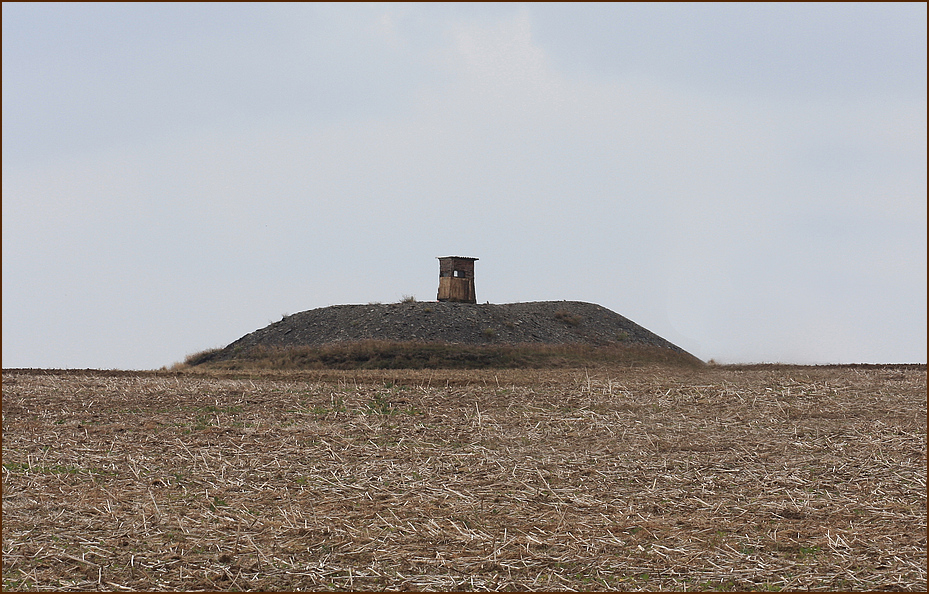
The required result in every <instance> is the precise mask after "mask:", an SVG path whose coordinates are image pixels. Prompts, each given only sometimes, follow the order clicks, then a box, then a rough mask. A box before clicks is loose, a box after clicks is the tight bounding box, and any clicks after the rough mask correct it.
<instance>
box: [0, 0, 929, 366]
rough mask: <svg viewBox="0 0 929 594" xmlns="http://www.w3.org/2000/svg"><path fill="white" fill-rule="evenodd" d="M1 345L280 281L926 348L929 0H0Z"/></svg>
mask: <svg viewBox="0 0 929 594" xmlns="http://www.w3.org/2000/svg"><path fill="white" fill-rule="evenodd" d="M2 10H3V15H2V16H3V366H4V367H6V368H9V367H82V368H83V367H93V368H124V369H150V368H158V367H161V366H162V365H170V364H171V363H173V362H175V361H179V360H182V359H183V357H184V356H185V355H186V354H188V353H192V352H194V351H198V350H202V349H205V348H210V347H218V346H224V345H226V344H228V343H229V342H232V341H233V340H235V339H237V338H239V337H240V336H242V335H244V334H246V333H248V332H251V331H253V330H256V329H257V328H260V327H263V326H265V325H267V324H268V323H270V322H273V321H277V320H279V319H280V317H281V315H282V314H284V313H296V312H298V311H304V310H307V309H313V308H317V307H324V306H327V305H335V304H342V303H367V302H371V301H382V302H391V301H396V300H399V299H400V298H401V297H402V296H403V295H414V296H416V297H417V298H418V299H420V300H431V299H435V294H436V289H437V286H438V263H437V260H436V259H435V257H436V256H445V255H464V256H474V257H478V258H480V260H479V261H478V262H477V265H476V287H477V297H478V300H479V301H481V302H484V301H490V302H492V303H510V302H515V301H541V300H558V299H568V300H579V301H589V302H593V303H598V304H600V305H603V306H604V307H608V308H610V309H612V310H614V311H616V312H618V313H620V314H622V315H624V316H626V317H628V318H630V319H632V320H633V321H635V322H637V323H639V324H641V325H643V326H645V327H646V328H648V329H650V330H652V331H654V332H656V333H657V334H659V335H661V336H663V337H665V338H667V339H668V340H671V341H672V342H674V343H676V344H678V345H680V346H681V347H683V348H685V349H687V350H689V351H690V352H692V353H694V354H695V355H697V356H698V357H701V358H703V359H705V360H706V359H710V358H714V359H716V360H717V361H721V362H762V361H765V362H774V361H780V362H793V363H845V362H922V363H924V362H926V344H927V336H926V327H927V320H926V310H927V300H926V287H927V276H926V265H927V262H926V245H927V238H926V216H927V213H926V203H927V195H926V193H927V188H926V160H927V154H926V112H927V103H926V54H927V46H926V20H927V15H926V5H925V4H923V3H912V4H888V3H879V4H683V5H678V4H656V5H651V4H593V5H578V4H573V3H572V4H541V5H536V4H483V5H473V4H461V5H459V4H438V5H422V4H412V5H407V4H363V5H344V4H337V5H327V4H323V5H313V4H311V5H305V4H298V5H290V4H284V5H265V4H260V5H258V4H255V5H252V4H231V5H223V4H212V3H210V4H44V3H43V4H11V3H4V4H3V8H2Z"/></svg>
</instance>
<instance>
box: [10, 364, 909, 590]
mask: <svg viewBox="0 0 929 594" xmlns="http://www.w3.org/2000/svg"><path fill="white" fill-rule="evenodd" d="M235 373H239V375H238V376H234V375H233V374H235ZM316 373H317V375H316V376H314V375H313V374H312V372H306V373H300V374H287V373H283V372H269V373H254V372H252V373H247V374H246V373H240V372H222V371H217V372H215V373H203V372H197V373H189V374H187V373H177V374H169V373H137V374H132V373H125V372H122V373H105V372H104V373H95V372H89V371H88V372H71V373H68V372H62V373H44V374H43V373H42V372H15V371H13V372H11V371H4V373H3V525H2V531H3V585H4V589H5V590H49V589H54V590H119V591H128V590H188V591H189V590H297V589H310V590H327V589H332V590H377V589H408V590H452V589H467V590H501V589H508V590H517V589H532V590H540V589H545V590H581V589H583V590H660V589H673V590H685V589H699V590H786V589H793V590H796V589H810V590H877V589H897V590H912V591H924V590H925V589H926V398H925V394H926V370H925V366H920V367H901V368H893V367H886V368H859V369H855V368H804V367H796V368H793V367H790V368H770V369H767V368H764V369H736V368H725V367H710V368H702V369H682V368H666V367H658V366H646V367H639V368H633V369H630V368H609V367H604V368H600V369H597V370H590V371H585V370H575V369H569V370H544V369H540V370H485V371H445V370H443V371H432V370H421V371H417V370H403V371H384V372H378V371H365V370H362V371H344V372H339V371H333V370H325V371H320V372H316ZM398 380H402V383H398Z"/></svg>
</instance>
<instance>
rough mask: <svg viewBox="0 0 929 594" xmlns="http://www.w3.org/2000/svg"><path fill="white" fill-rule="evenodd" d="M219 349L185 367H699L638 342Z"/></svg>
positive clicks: (375, 342)
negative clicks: (222, 356)
mask: <svg viewBox="0 0 929 594" xmlns="http://www.w3.org/2000/svg"><path fill="white" fill-rule="evenodd" d="M218 353H219V349H217V350H211V351H203V352H201V353H196V354H194V355H191V356H189V357H187V359H186V360H185V363H186V364H187V365H189V366H204V367H208V368H212V369H277V370H300V369H483V368H503V369H506V368H542V367H584V366H587V365H596V364H616V363H622V364H643V363H665V364H672V365H681V366H687V367H699V366H702V365H703V364H704V363H703V362H702V361H700V360H699V359H697V358H696V357H693V356H692V355H689V354H687V353H679V352H676V351H672V350H670V349H665V348H660V347H653V346H642V345H619V344H617V345H611V346H600V347H597V346H591V345H584V344H569V345H551V344H520V345H508V344H504V345H473V344H447V343H422V342H393V341H378V340H367V341H360V342H349V343H335V344H329V345H324V346H293V347H267V346H262V345H259V346H256V347H253V348H251V349H249V350H248V351H245V352H242V353H239V354H238V355H237V356H236V357H235V358H234V359H229V360H219V357H218V356H217V355H218Z"/></svg>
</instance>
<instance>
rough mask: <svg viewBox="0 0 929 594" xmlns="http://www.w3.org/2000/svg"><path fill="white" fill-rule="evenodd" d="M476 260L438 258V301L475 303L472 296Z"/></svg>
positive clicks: (454, 257)
mask: <svg viewBox="0 0 929 594" xmlns="http://www.w3.org/2000/svg"><path fill="white" fill-rule="evenodd" d="M475 260H477V258H463V257H461V256H446V257H444V258H439V296H438V298H437V299H438V300H439V301H457V302H459V303H477V297H475V295H474V261H475Z"/></svg>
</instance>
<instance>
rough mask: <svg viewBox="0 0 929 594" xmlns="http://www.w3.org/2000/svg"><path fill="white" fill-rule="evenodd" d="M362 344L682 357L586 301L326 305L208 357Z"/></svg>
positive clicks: (664, 342)
mask: <svg viewBox="0 0 929 594" xmlns="http://www.w3.org/2000/svg"><path fill="white" fill-rule="evenodd" d="M366 340H382V341H395V342H423V343H445V344H466V345H494V344H527V343H528V344H532V343H536V344H585V345H593V346H607V345H615V344H622V345H627V346H635V345H642V346H649V347H659V348H664V349H670V350H672V351H675V352H678V353H682V354H685V355H686V354H687V353H686V351H684V350H683V349H681V348H680V347H678V346H676V345H674V344H672V343H670V342H668V341H667V340H665V339H663V338H661V337H660V336H658V335H657V334H654V333H653V332H650V331H648V330H646V329H645V328H643V327H642V326H639V325H638V324H636V323H635V322H632V321H631V320H629V319H627V318H625V317H623V316H621V315H619V314H617V313H615V312H613V311H610V310H609V309H607V308H605V307H601V306H599V305H595V304H593V303H584V302H580V301H539V302H532V303H508V304H502V305H495V304H469V303H445V302H404V303H391V304H369V305H333V306H330V307H323V308H319V309H313V310H309V311H304V312H301V313H297V314H293V315H290V316H287V317H285V318H284V319H282V320H281V321H279V322H275V323H273V324H271V325H270V326H267V327H265V328H262V329H260V330H256V331H255V332H252V333H251V334H247V335H245V336H243V337H242V338H240V339H239V340H237V341H235V342H233V343H232V344H230V345H229V346H227V347H225V348H224V349H222V350H221V351H220V352H218V353H215V355H214V356H213V357H211V359H213V360H223V359H232V358H235V357H236V355H237V354H239V353H245V352H248V351H249V350H251V349H253V348H254V347H258V346H262V347H272V348H273V347H295V346H323V345H329V344H334V343H347V342H359V341H366Z"/></svg>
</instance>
